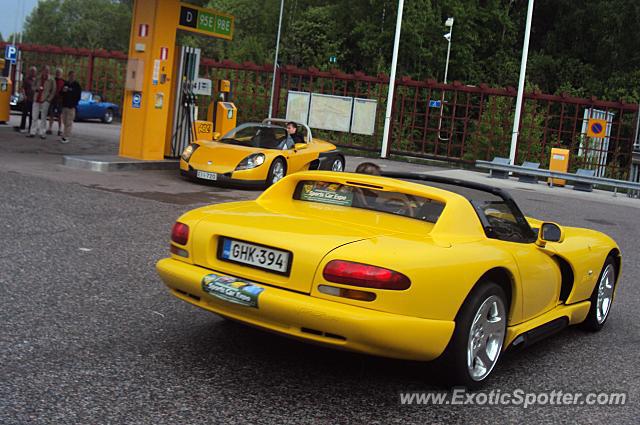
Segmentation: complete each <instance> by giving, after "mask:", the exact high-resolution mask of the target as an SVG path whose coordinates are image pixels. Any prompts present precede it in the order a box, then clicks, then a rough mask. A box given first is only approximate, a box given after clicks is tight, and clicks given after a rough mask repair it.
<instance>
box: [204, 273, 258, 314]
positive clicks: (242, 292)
mask: <svg viewBox="0 0 640 425" xmlns="http://www.w3.org/2000/svg"><path fill="white" fill-rule="evenodd" d="M202 290H203V291H205V292H206V293H208V294H209V295H211V296H214V297H216V298H220V299H221V300H225V301H228V302H231V303H235V304H240V305H244V306H246V307H253V308H258V297H259V296H260V294H261V293H262V291H264V288H262V287H260V286H257V285H254V284H253V283H251V282H247V281H244V280H241V279H238V278H235V277H231V276H221V275H217V274H214V273H211V274H208V275H206V276H205V277H203V278H202Z"/></svg>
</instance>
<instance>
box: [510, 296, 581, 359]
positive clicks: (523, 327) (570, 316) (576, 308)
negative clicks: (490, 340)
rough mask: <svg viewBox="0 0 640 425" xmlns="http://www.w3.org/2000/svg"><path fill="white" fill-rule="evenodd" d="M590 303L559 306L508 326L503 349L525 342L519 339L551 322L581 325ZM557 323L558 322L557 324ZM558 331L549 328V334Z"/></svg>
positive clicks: (523, 339)
mask: <svg viewBox="0 0 640 425" xmlns="http://www.w3.org/2000/svg"><path fill="white" fill-rule="evenodd" d="M590 307H591V302H589V301H583V302H579V303H576V304H570V305H564V304H562V305H559V306H557V307H556V308H554V309H552V310H550V311H548V312H546V313H544V314H542V315H540V316H538V317H535V318H533V319H531V320H528V321H526V322H523V323H519V324H517V325H515V326H509V327H508V328H507V335H506V336H505V339H504V344H503V349H507V348H509V347H510V346H512V347H516V346H518V345H520V344H521V341H520V340H521V339H522V342H525V340H526V338H519V337H520V336H524V335H526V334H527V332H530V331H533V330H535V329H538V328H541V327H543V326H545V325H547V324H549V323H551V322H554V321H558V320H559V319H563V318H564V319H566V322H567V323H566V325H576V324H578V323H582V322H583V321H584V319H586V318H587V314H589V308H590ZM558 323H559V322H558ZM557 330H559V329H555V328H550V329H549V333H550V334H551V333H554V332H555V331H557Z"/></svg>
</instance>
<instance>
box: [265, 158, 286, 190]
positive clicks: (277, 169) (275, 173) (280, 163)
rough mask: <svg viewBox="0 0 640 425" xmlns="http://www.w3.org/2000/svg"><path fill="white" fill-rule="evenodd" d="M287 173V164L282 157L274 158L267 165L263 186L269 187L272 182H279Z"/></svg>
mask: <svg viewBox="0 0 640 425" xmlns="http://www.w3.org/2000/svg"><path fill="white" fill-rule="evenodd" d="M286 175H287V165H286V164H285V162H284V159H282V158H276V159H274V160H273V162H272V163H271V167H269V174H267V181H266V182H265V186H266V187H269V186H271V185H272V184H274V183H277V182H279V181H280V180H282V179H283V178H284V176H286Z"/></svg>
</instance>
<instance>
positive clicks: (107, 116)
mask: <svg viewBox="0 0 640 425" xmlns="http://www.w3.org/2000/svg"><path fill="white" fill-rule="evenodd" d="M102 122H103V123H105V124H111V123H112V122H113V109H107V110H106V111H104V115H103V116H102Z"/></svg>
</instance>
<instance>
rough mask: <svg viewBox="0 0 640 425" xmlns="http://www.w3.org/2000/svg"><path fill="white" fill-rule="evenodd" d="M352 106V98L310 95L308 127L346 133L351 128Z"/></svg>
mask: <svg viewBox="0 0 640 425" xmlns="http://www.w3.org/2000/svg"><path fill="white" fill-rule="evenodd" d="M352 106H353V98H352V97H345V96H331V95H327V94H318V93H312V94H311V106H310V107H309V124H308V125H309V127H311V128H317V129H319V130H332V131H343V132H345V133H347V132H349V129H350V128H351V109H352Z"/></svg>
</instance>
